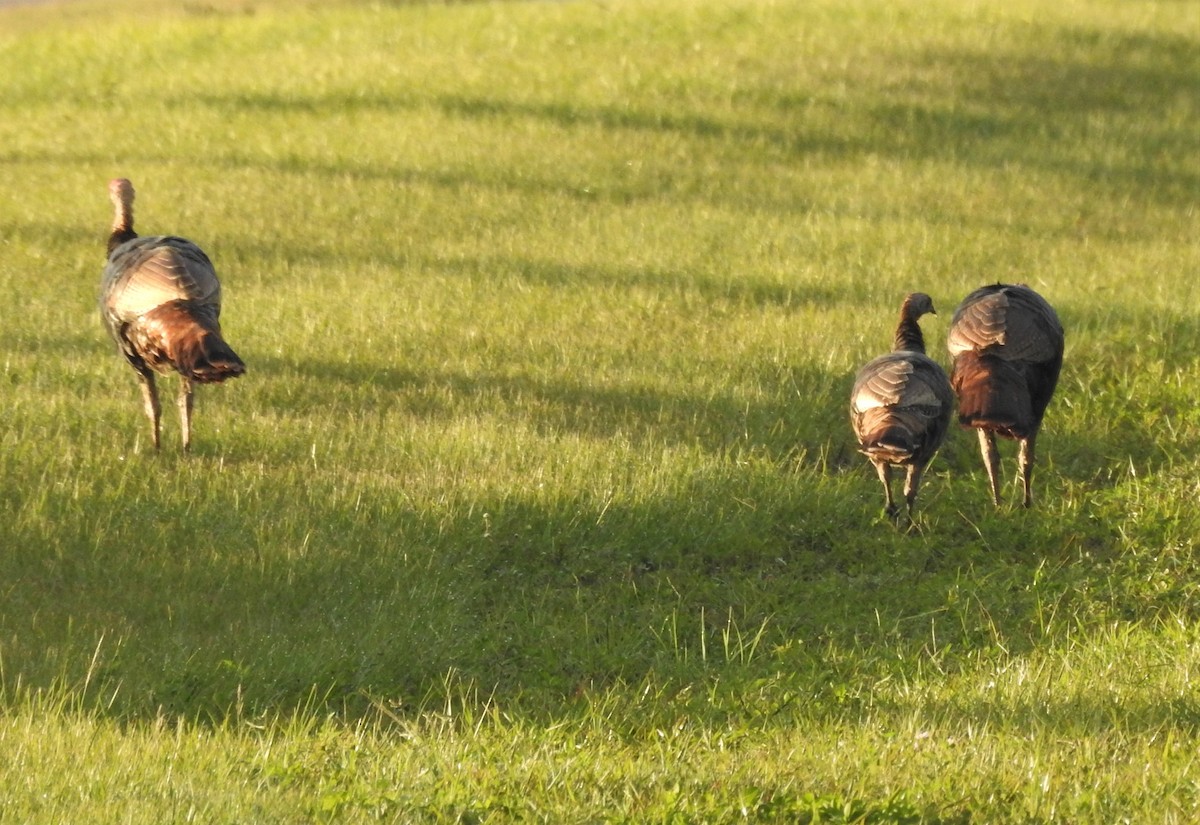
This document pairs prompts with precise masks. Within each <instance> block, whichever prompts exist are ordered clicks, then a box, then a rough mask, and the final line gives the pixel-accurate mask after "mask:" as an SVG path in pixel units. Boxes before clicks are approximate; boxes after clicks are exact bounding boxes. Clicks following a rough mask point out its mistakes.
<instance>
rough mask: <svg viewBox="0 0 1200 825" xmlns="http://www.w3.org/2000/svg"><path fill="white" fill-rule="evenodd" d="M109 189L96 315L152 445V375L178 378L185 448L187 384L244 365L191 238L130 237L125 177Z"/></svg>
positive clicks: (207, 266) (156, 426) (155, 414)
mask: <svg viewBox="0 0 1200 825" xmlns="http://www.w3.org/2000/svg"><path fill="white" fill-rule="evenodd" d="M109 192H110V196H111V197H112V200H113V204H114V207H115V209H116V216H115V218H114V221H113V231H112V235H111V236H110V238H109V251H108V260H107V263H106V265H105V267H104V273H103V276H102V277H101V282H100V316H101V319H102V321H103V323H104V326H105V328H106V329H107V330H108V332H109V334H110V335H112V337H113V339H114V340H115V341H116V343H117V346H118V347H119V349H120V351H121V353H122V354H123V355H124V356H125V359H126V360H127V361H128V362H129V364H130V366H132V367H133V369H134V370H135V371H136V373H137V375H138V381H139V383H140V385H141V388H142V397H143V402H144V404H145V410H146V416H147V417H148V418H149V419H150V424H151V430H152V436H153V441H154V446H155V448H158V447H159V444H160V435H159V433H160V429H161V408H160V405H159V401H158V392H157V388H156V386H155V379H154V377H155V374H160V375H167V374H171V373H176V374H178V375H179V378H180V391H179V411H180V430H181V435H182V440H183V448H184V449H185V450H187V449H189V447H190V445H191V413H192V405H193V385H194V384H210V383H218V382H221V381H224V380H226V379H227V378H235V377H237V376H239V375H241V374H242V373H244V372H245V369H246V367H245V364H244V363H243V362H242V359H241V358H239V357H238V355H237V354H236V353H235V352H234V351H233V349H232V348H231V347H230V346H229V344H227V343H226V342H225V339H224V338H222V337H221V326H220V321H219V319H220V315H221V284H220V281H219V280H218V279H217V274H216V271H215V269H214V268H213V265H212V261H210V260H209V258H208V256H207V255H205V254H204V252H203V250H201V249H200V248H199V247H198V246H196V245H195V244H194V243H192V242H191V241H188V240H185V239H183V238H179V237H175V236H173V235H157V236H153V237H144V238H143V237H138V236H137V234H136V233H135V232H134V231H133V187H132V185H131V184H130V183H129V181H127V180H124V179H121V180H115V181H112V182H111V183H110V184H109Z"/></svg>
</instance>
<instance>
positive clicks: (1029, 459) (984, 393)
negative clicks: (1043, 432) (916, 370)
mask: <svg viewBox="0 0 1200 825" xmlns="http://www.w3.org/2000/svg"><path fill="white" fill-rule="evenodd" d="M947 343H948V346H949V349H950V357H951V359H952V361H953V367H952V369H951V373H950V383H951V386H952V387H953V388H954V393H955V395H957V396H958V420H959V423H960V424H961V425H962V426H964V427H968V428H974V429H975V430H977V431H978V433H979V446H980V450H981V452H982V453H983V463H984V467H985V468H986V469H987V474H988V482H989V484H990V485H991V491H992V501H993V502H994V503H995V504H999V503H1000V481H999V474H1000V454H999V451H998V450H997V448H996V436H998V435H999V436H1002V437H1004V438H1011V439H1015V440H1016V441H1017V442H1018V443H1019V445H1020V447H1019V451H1018V459H1017V461H1018V465H1019V469H1020V473H1021V484H1022V486H1023V488H1024V505H1025V506H1026V507H1029V506H1030V505H1031V504H1032V503H1033V459H1034V447H1035V445H1036V443H1037V435H1038V431H1039V430H1040V429H1041V426H1042V417H1043V416H1044V415H1045V412H1046V405H1047V404H1049V403H1050V398H1051V397H1052V396H1053V395H1054V388H1055V386H1056V385H1057V384H1058V374H1059V372H1060V371H1061V369H1062V360H1063V328H1062V324H1061V323H1059V320H1058V315H1057V314H1056V313H1055V312H1054V308H1053V307H1051V306H1050V304H1048V303H1046V300H1045V299H1044V298H1042V296H1040V295H1038V294H1037V293H1036V292H1034V291H1033V290H1032V289H1030V288H1029V287H1027V286H1025V285H1024V284H995V285H993V286H985V287H981V288H980V289H977V290H975V291H974V292H972V293H971V294H970V295H968V296H967V297H966V298H965V299H963V302H962V303H961V304H960V305H959V307H958V309H957V310H955V312H954V318H953V319H952V320H951V322H950V333H949V338H948V342H947Z"/></svg>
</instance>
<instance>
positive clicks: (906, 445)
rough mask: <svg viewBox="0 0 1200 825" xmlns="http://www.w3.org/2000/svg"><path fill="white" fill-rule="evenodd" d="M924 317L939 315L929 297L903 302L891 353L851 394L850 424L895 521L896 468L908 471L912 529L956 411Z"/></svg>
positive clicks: (870, 367) (869, 367)
mask: <svg viewBox="0 0 1200 825" xmlns="http://www.w3.org/2000/svg"><path fill="white" fill-rule="evenodd" d="M926 313H932V314H936V313H935V312H934V308H933V301H932V300H931V299H930V297H929V296H928V295H925V294H924V293H920V292H917V293H913V294H911V295H909V296H907V297H906V298H905V299H904V304H903V306H902V307H901V310H900V323H899V325H898V326H897V328H896V336H895V341H894V348H893V351H892V352H890V353H887V354H886V355H880V356H879V357H877V358H874V359H872V360H871V361H869V362H867V364H865V365H864V366H863V367H862V369H860V370H859V371H858V373H857V374H856V375H855V378H854V386H853V389H851V391H850V424H851V427H852V428H853V430H854V434H855V436H856V437H857V439H858V443H859V451H860V452H861V453H863V455H865V456H866V457H867V459H868V460H870V462H871V464H872V465H873V466H874V467H875V471H876V473H877V474H878V476H879V480H880V482H881V483H882V484H883V494H884V507H885V512H886V513H887V514H888V515H889V516H892V517H895V516H896V515H897V514H898V512H899V508H898V507H897V505H896V503H895V499H894V497H893V495H892V484H891V477H892V468H893V467H895V466H902V467H905V468H906V477H905V482H904V500H905V504H906V506H907V514H908V519H909V522H910V524H911V522H912V513H913V506H914V504H915V502H916V498H917V490H918V488H919V487H920V484H921V477H922V475H923V474H924V472H925V468H926V466H927V465H928V464H929V461H930V460H931V459H932V458H933V456H934V454H935V453H936V452H937V450H938V447H940V446H941V444H942V441H943V440H944V439H945V437H946V431H947V429H949V425H950V414H951V410H952V408H953V406H954V395H953V393H952V391H951V389H950V382H949V380H948V379H947V378H946V373H945V371H944V370H943V369H942V368H941V366H939V365H938V363H937V362H936V361H934V360H933V359H931V358H930V357H928V356H927V355H926V354H925V341H924V337H923V336H922V334H921V328H920V326H919V324H918V321H919V319H920V318H921V316H922V315H924V314H926Z"/></svg>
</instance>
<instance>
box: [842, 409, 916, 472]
mask: <svg viewBox="0 0 1200 825" xmlns="http://www.w3.org/2000/svg"><path fill="white" fill-rule="evenodd" d="M908 418H909V417H908V416H905V415H904V414H903V413H902V412H900V411H898V410H896V409H889V408H886V407H877V408H875V409H871V410H867V411H866V412H865V413H864V414H863V417H862V420H861V421H860V423H859V430H858V436H859V443H860V444H861V445H862V447H861V449H860V452H862V454H863V455H865V456H867V457H868V458H870V459H871V460H872V461H886V462H888V463H889V464H908V463H909V462H911V461H913V460H914V459H917V458H919V456H920V454H921V452H922V447H923V446H924V443H925V441H926V440H927V436H926V434H925V433H924V432H923V430H921V427H920V423H919V422H914V421H910V420H908Z"/></svg>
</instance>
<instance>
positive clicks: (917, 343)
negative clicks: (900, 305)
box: [893, 307, 925, 353]
mask: <svg viewBox="0 0 1200 825" xmlns="http://www.w3.org/2000/svg"><path fill="white" fill-rule="evenodd" d="M893 349H895V350H905V351H908V352H920V353H924V352H925V336H924V335H922V334H921V326H920V324H918V323H917V319H916V316H914V315H913V314H912V313H911V312H910V311H909V309H908V307H905V308H904V312H902V313H901V314H900V324H899V325H898V326H897V327H896V339H895V343H894V345H893Z"/></svg>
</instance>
